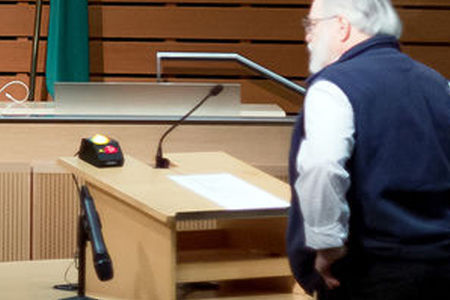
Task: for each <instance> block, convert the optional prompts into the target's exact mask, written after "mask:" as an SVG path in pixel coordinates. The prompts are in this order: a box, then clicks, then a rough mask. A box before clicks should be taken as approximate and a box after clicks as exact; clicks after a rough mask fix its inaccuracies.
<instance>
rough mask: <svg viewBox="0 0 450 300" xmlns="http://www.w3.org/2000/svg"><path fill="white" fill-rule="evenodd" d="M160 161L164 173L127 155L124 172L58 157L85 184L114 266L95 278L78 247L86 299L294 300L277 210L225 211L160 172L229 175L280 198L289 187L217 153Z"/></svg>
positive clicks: (283, 223)
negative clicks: (109, 275) (167, 163)
mask: <svg viewBox="0 0 450 300" xmlns="http://www.w3.org/2000/svg"><path fill="white" fill-rule="evenodd" d="M167 157H169V158H170V160H171V162H172V166H171V168H170V169H154V168H153V167H152V166H150V165H147V164H145V163H143V162H140V161H138V160H136V159H134V158H132V157H130V156H126V157H125V164H124V166H123V167H120V168H103V169H100V168H96V167H94V166H92V165H90V164H87V163H85V162H84V161H82V160H80V159H78V158H76V157H69V158H61V159H60V160H59V161H60V163H61V164H62V165H63V166H65V167H66V168H67V169H69V170H70V171H71V172H73V173H74V174H76V175H78V176H79V177H80V178H81V179H82V180H84V181H85V182H86V183H87V185H88V187H89V189H90V192H91V194H92V197H93V198H94V201H95V205H96V207H97V210H98V212H99V215H100V218H101V222H102V226H103V235H104V238H105V243H106V246H107V248H108V251H109V253H110V255H111V258H112V261H113V268H114V278H113V279H112V280H110V281H106V282H101V281H99V280H98V279H97V277H96V275H95V271H94V269H93V265H92V256H91V250H90V249H87V258H86V262H87V263H86V268H87V275H86V291H87V294H88V295H92V296H100V297H101V296H106V297H111V296H112V297H114V298H120V299H153V300H168V299H196V297H197V296H196V295H200V294H201V295H203V296H202V297H201V298H202V299H205V298H204V294H205V293H206V294H207V295H211V297H210V298H208V299H216V298H217V299H220V298H221V297H226V299H258V297H263V298H264V299H298V298H297V297H295V296H293V295H292V286H293V280H292V277H291V273H290V269H289V266H288V262H287V258H286V255H285V242H284V236H285V229H286V211H287V208H286V207H274V208H264V209H260V208H259V209H233V210H230V209H226V208H224V207H223V206H219V205H218V204H216V203H215V202H213V201H210V200H208V199H207V198H204V197H202V196H200V195H199V194H197V193H196V192H193V191H191V190H190V189H188V188H185V187H183V186H182V185H180V184H178V183H176V182H174V181H173V180H171V179H170V178H169V177H168V175H188V174H214V173H230V174H232V175H234V176H236V177H238V178H240V179H243V180H245V181H246V182H247V183H250V184H252V185H254V186H257V187H259V188H262V189H264V190H265V191H267V192H269V193H271V194H272V195H274V196H276V197H278V198H281V199H283V200H284V201H286V202H288V199H289V197H290V191H289V186H288V185H287V184H286V183H284V182H282V181H280V180H278V179H276V178H273V177H272V176H270V175H268V174H266V173H263V172H261V171H259V170H258V169H256V168H253V167H251V166H249V165H247V164H245V163H244V162H242V161H239V160H237V159H235V158H233V157H231V156H229V155H227V154H225V153H184V154H171V155H167ZM258 295H259V296H258ZM268 295H273V298H272V297H270V298H267V297H268ZM199 297H200V296H199ZM234 297H237V298H234ZM302 299H303V298H302Z"/></svg>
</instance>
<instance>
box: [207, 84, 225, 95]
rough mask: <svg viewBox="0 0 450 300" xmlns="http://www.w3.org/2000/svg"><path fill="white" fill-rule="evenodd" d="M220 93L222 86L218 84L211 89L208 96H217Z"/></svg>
mask: <svg viewBox="0 0 450 300" xmlns="http://www.w3.org/2000/svg"><path fill="white" fill-rule="evenodd" d="M222 91H223V85H221V84H218V85H216V86H214V87H213V88H212V89H211V91H210V92H209V94H210V95H211V96H217V95H219V94H220V93H221V92H222Z"/></svg>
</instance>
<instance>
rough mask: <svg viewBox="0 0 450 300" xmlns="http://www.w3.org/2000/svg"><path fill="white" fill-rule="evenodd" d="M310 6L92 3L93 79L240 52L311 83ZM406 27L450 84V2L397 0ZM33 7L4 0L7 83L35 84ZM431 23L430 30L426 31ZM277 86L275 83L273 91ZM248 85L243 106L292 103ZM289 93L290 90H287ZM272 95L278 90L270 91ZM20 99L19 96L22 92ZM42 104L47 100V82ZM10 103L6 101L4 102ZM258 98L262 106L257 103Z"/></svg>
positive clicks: (226, 76) (228, 0) (171, 72)
mask: <svg viewBox="0 0 450 300" xmlns="http://www.w3.org/2000/svg"><path fill="white" fill-rule="evenodd" d="M310 2H311V1H309V0H245V1H244V0H92V1H89V3H90V6H89V7H90V37H91V73H92V76H93V77H95V78H97V80H101V78H107V77H117V78H119V77H125V78H130V79H133V80H138V81H139V80H142V81H149V80H153V79H154V78H155V76H156V74H155V72H156V70H155V68H156V63H155V53H156V51H197V52H198V51H211V52H236V53H239V54H241V55H244V56H246V57H248V58H250V59H252V60H254V61H255V62H256V63H258V64H261V65H262V66H264V67H267V68H268V69H270V70H273V71H275V72H277V73H279V74H281V75H283V76H286V77H287V78H289V79H291V80H296V81H302V80H304V79H305V78H306V77H307V76H308V73H307V67H306V65H307V54H306V52H305V49H304V32H303V29H302V28H301V22H300V20H301V18H302V17H303V16H304V15H306V13H307V11H308V7H309V3H310ZM393 3H394V4H395V5H396V6H397V9H398V11H399V14H400V16H401V18H402V20H403V22H404V35H403V37H402V39H401V41H402V43H403V46H404V49H405V51H406V52H407V53H408V54H410V55H412V56H413V57H414V58H416V59H418V60H419V61H422V62H423V63H425V64H427V65H430V66H431V67H434V68H436V69H437V70H438V71H440V72H441V73H442V74H444V76H446V77H450V67H449V60H448V52H449V51H450V31H449V30H448V28H450V2H449V1H448V0H394V1H393ZM34 10H35V3H34V1H25V0H20V1H16V2H11V1H5V0H0V55H1V57H5V58H6V57H7V58H8V59H3V60H0V78H11V77H12V78H15V77H20V76H22V77H23V76H25V77H27V78H28V73H29V69H30V63H31V62H30V60H31V59H30V57H31V36H32V32H33V22H34ZM48 13H49V7H48V2H45V5H44V10H43V19H42V30H41V31H42V38H41V43H40V46H41V47H40V51H39V64H38V72H39V74H38V75H39V80H41V79H40V78H41V77H42V76H44V75H45V74H44V71H45V51H46V50H45V40H46V35H47V26H48ZM424 24H426V26H424ZM163 67H164V69H163V70H164V74H165V77H166V79H170V80H172V78H177V79H179V80H181V78H183V80H189V79H191V80H202V79H204V80H206V81H208V80H209V79H211V78H212V79H214V80H216V81H217V80H221V81H223V82H226V81H228V80H234V81H236V82H248V81H252V80H256V79H259V81H257V82H258V83H261V82H267V81H263V80H262V78H260V77H258V76H257V74H255V73H253V72H251V71H248V70H247V69H246V68H244V67H242V66H239V65H237V64H236V63H232V62H229V63H217V62H208V63H199V62H185V61H177V62H174V61H171V62H169V61H165V62H164V63H163ZM272 85H274V84H272ZM249 87H251V85H244V86H243V95H244V97H243V99H242V101H243V102H244V103H254V101H259V102H260V103H267V102H270V101H275V102H276V103H278V104H280V105H281V106H282V107H283V108H284V109H287V111H288V112H290V113H295V112H296V111H297V110H298V108H299V107H300V105H301V104H300V103H301V102H300V103H299V104H298V105H297V106H292V105H286V103H293V102H292V98H291V97H290V96H289V98H284V96H282V95H280V93H277V94H276V95H274V97H269V96H268V95H267V93H261V92H259V91H260V89H254V88H253V89H252V88H249ZM280 89H281V90H283V89H284V88H283V87H280ZM266 90H267V91H268V90H273V89H272V88H268V89H266ZM19 93H20V92H19ZM36 95H37V96H36V99H38V100H45V99H48V95H47V93H46V91H45V86H44V85H43V84H42V81H40V85H38V87H37V90H36ZM1 99H4V96H2V95H0V100H1ZM257 99H259V100H257Z"/></svg>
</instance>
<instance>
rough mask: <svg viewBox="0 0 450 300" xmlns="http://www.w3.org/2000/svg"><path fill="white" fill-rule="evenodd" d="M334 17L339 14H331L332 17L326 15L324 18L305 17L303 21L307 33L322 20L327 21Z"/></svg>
mask: <svg viewBox="0 0 450 300" xmlns="http://www.w3.org/2000/svg"><path fill="white" fill-rule="evenodd" d="M334 18H337V16H330V17H324V18H310V17H305V18H303V20H302V23H303V28H305V32H306V33H310V32H311V31H312V30H313V28H314V27H315V26H316V25H317V24H319V23H320V22H322V21H327V20H332V19H334Z"/></svg>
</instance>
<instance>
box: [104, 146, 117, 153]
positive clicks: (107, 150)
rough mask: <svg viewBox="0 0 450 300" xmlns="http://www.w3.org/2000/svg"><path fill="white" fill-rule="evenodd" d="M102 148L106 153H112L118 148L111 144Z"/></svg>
mask: <svg viewBox="0 0 450 300" xmlns="http://www.w3.org/2000/svg"><path fill="white" fill-rule="evenodd" d="M104 149H105V153H106V154H114V153H117V152H119V149H117V148H116V147H114V146H111V145H108V146H106V147H105V148H104Z"/></svg>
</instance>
